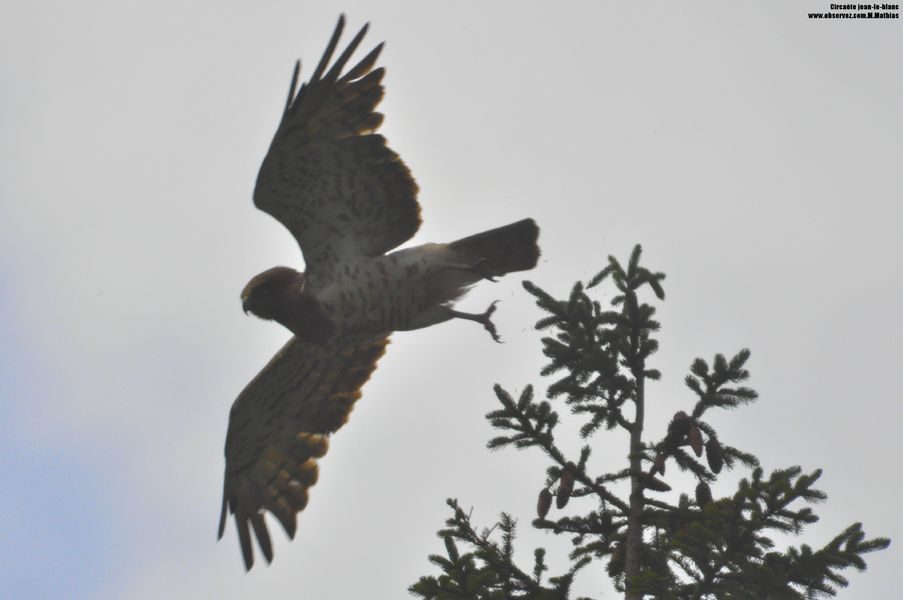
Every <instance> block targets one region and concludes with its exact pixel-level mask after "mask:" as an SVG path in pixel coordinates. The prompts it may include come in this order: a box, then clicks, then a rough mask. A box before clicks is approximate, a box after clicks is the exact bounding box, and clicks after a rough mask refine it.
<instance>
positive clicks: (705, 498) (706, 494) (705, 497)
mask: <svg viewBox="0 0 903 600" xmlns="http://www.w3.org/2000/svg"><path fill="white" fill-rule="evenodd" d="M711 501H712V488H710V487H709V484H707V483H706V482H705V481H700V482H699V484H697V486H696V504H698V505H699V508H705V505H706V504H708V503H709V502H711Z"/></svg>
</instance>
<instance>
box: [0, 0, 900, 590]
mask: <svg viewBox="0 0 903 600" xmlns="http://www.w3.org/2000/svg"><path fill="white" fill-rule="evenodd" d="M827 4H828V3H827V2H816V1H809V0H807V1H805V2H794V3H787V2H746V3H743V4H739V3H730V4H728V5H724V4H715V3H699V2H682V3H660V2H651V3H649V2H647V3H642V5H634V4H629V5H628V4H627V3H598V2H592V3H590V2H584V3H578V2H571V3H566V4H564V5H561V4H558V5H555V6H554V7H553V5H552V4H551V3H540V2H529V3H525V2H492V3H477V2H458V3H454V4H451V3H446V4H439V3H432V2H410V1H409V2H363V1H360V0H358V1H355V2H347V3H345V4H343V5H338V4H335V3H331V2H261V3H254V4H251V3H240V2H216V3H214V2H195V3H191V4H187V3H177V2H169V1H158V2H153V3H151V2H134V3H112V2H98V1H85V2H79V3H66V2H44V3H29V4H25V3H19V4H18V5H17V6H16V7H14V8H9V9H8V10H7V11H5V17H4V22H3V25H0V29H2V31H0V33H2V35H0V81H2V85H3V90H4V91H3V94H0V131H2V136H0V199H2V203H0V307H2V308H3V314H4V319H3V322H4V324H5V325H4V327H3V329H2V334H0V395H2V399H3V403H2V406H3V407H4V410H3V411H2V415H3V419H2V421H0V456H2V458H0V469H2V471H0V472H2V474H3V477H4V480H5V482H6V483H5V484H4V485H3V486H2V487H0V565H2V566H0V585H2V586H3V591H4V592H6V591H8V590H9V591H11V596H10V597H17V598H18V597H22V598H28V597H67V598H73V597H75V598H126V597H127V598H161V597H168V598H183V597H184V598H190V597H199V596H200V597H216V598H245V597H268V596H272V597H298V598H322V599H331V598H338V599H341V598H359V597H368V598H404V597H406V592H405V589H406V587H407V586H408V585H409V584H411V583H413V582H414V581H415V580H416V578H417V577H418V576H420V575H423V574H426V573H430V572H433V569H432V567H431V565H430V564H429V563H428V562H427V555H428V554H430V553H434V552H440V551H441V549H442V546H441V542H440V541H439V540H438V538H436V537H435V530H436V529H437V528H439V527H440V526H441V524H442V523H443V520H444V519H445V518H446V516H447V514H448V513H447V509H446V507H445V505H444V500H445V498H446V497H448V496H455V497H458V498H459V499H460V500H461V502H462V504H463V505H464V506H473V507H474V517H475V519H476V520H477V521H478V522H480V523H482V524H487V525H488V524H490V523H491V522H492V521H493V520H494V519H495V518H496V516H497V514H498V513H499V512H500V511H502V510H506V511H509V512H511V513H513V514H514V515H515V516H516V517H519V518H520V522H521V531H522V534H523V535H522V538H521V543H520V554H521V556H522V558H523V560H524V561H525V562H529V561H530V559H531V556H532V549H533V547H535V546H536V545H544V546H546V547H547V548H548V550H549V553H550V562H551V563H552V564H553V565H554V566H556V567H560V566H562V565H564V564H565V562H564V557H565V556H566V553H567V552H568V550H569V546H570V544H569V543H568V542H567V541H565V540H556V539H555V538H554V537H553V536H549V535H545V534H543V533H540V532H534V531H531V530H530V527H529V522H530V520H531V519H532V517H533V511H534V506H535V497H536V493H537V491H538V489H539V486H540V485H541V483H542V481H543V478H544V468H545V466H546V462H545V461H544V460H543V459H542V458H541V457H540V456H538V455H536V454H529V453H520V454H517V455H515V454H512V453H508V452H501V453H495V454H489V453H488V452H487V451H486V450H485V449H484V444H485V442H486V440H488V439H489V438H490V437H491V436H492V431H491V430H490V428H489V427H488V425H487V424H486V423H485V421H484V419H483V417H482V415H483V414H484V413H485V412H487V411H489V410H492V409H493V408H494V407H495V404H494V403H495V400H494V397H493V395H492V391H491V386H492V384H493V383H495V382H498V383H501V384H502V385H504V386H505V387H506V388H508V389H517V390H520V389H522V387H523V386H524V385H525V384H527V383H534V384H536V385H538V386H539V387H540V388H541V387H542V386H543V383H544V382H543V381H542V380H541V379H540V378H539V377H538V376H537V375H536V373H537V371H538V367H539V366H540V365H542V364H543V363H544V361H543V357H542V356H541V354H540V346H539V338H540V335H539V334H538V333H536V332H534V331H532V329H531V326H532V323H533V322H534V321H535V320H536V319H537V318H538V317H539V314H538V313H537V312H536V310H535V308H534V307H533V305H532V303H531V302H530V299H529V298H528V297H527V295H526V294H525V293H524V292H523V291H522V290H521V288H520V281H521V280H522V279H523V277H517V276H511V277H507V278H505V279H504V280H503V281H502V282H501V283H498V284H489V283H485V284H481V285H480V286H478V288H477V289H475V290H474V291H473V292H472V293H471V294H470V295H469V296H468V297H467V298H466V299H465V300H464V302H463V303H462V304H461V306H462V307H463V308H464V309H465V310H467V309H482V308H484V306H485V305H486V304H487V303H488V302H489V301H491V300H494V299H497V298H498V299H501V300H502V303H501V304H500V306H499V312H498V313H497V315H498V317H497V323H498V326H499V329H500V332H501V334H502V336H503V337H504V338H505V340H506V341H507V343H506V344H504V345H496V344H493V343H492V342H491V341H490V340H489V337H488V336H487V335H486V333H485V332H484V331H483V330H482V329H481V328H479V327H477V326H474V325H473V324H470V323H461V322H454V323H449V324H445V325H441V326H438V327H435V328H432V329H430V330H427V331H419V332H412V333H404V334H398V335H396V336H395V337H394V342H393V344H392V345H391V346H390V347H389V351H388V353H387V355H386V357H385V358H384V359H383V360H382V361H381V362H380V365H379V369H378V370H377V372H376V374H375V376H374V377H373V379H372V380H371V381H370V382H369V383H368V384H367V386H366V387H365V388H364V397H363V399H362V400H361V401H360V402H359V403H358V405H357V408H356V409H355V411H354V414H353V417H352V419H351V422H350V424H349V425H348V426H346V427H345V428H344V429H343V430H342V431H340V432H339V433H337V434H336V435H335V436H334V440H333V444H332V447H331V449H330V453H329V454H328V455H327V456H326V457H325V459H324V460H323V461H322V464H321V467H322V468H321V480H320V483H318V484H317V486H316V488H314V490H313V492H312V499H311V503H310V505H309V507H308V508H307V509H306V510H305V511H304V512H303V513H302V514H301V515H300V518H299V531H298V536H297V538H296V540H295V541H294V542H291V543H288V542H287V541H286V540H285V539H284V536H282V534H281V533H277V534H275V536H274V538H275V540H276V542H275V545H276V550H275V553H276V559H275V561H274V563H273V564H272V565H271V566H269V567H266V566H258V567H255V569H254V570H253V571H252V572H251V573H250V574H245V573H244V570H243V568H242V565H241V558H240V553H239V549H238V543H237V540H236V537H235V534H234V530H233V528H232V525H231V524H230V527H229V530H228V531H229V532H228V534H227V535H226V537H225V539H224V540H222V541H221V542H220V543H218V544H217V543H215V541H214V540H215V534H216V531H215V529H216V520H217V517H218V511H219V502H220V494H221V490H222V488H221V485H222V484H221V478H222V469H223V459H222V444H223V439H224V435H225V427H226V420H227V417H228V410H229V406H230V404H231V402H232V400H233V399H234V397H235V395H236V394H237V393H238V391H240V390H241V388H242V387H243V385H244V384H245V383H246V382H247V381H248V380H249V379H250V378H251V377H252V376H253V375H254V374H255V373H256V372H257V370H258V369H259V368H260V367H261V366H262V365H263V364H264V363H265V362H266V361H267V360H269V358H270V356H271V355H272V354H273V352H275V350H276V349H277V348H278V347H279V346H280V345H281V344H282V343H283V341H284V340H285V339H286V338H287V334H286V333H285V332H284V331H282V330H280V329H279V327H278V326H276V325H273V324H267V323H263V322H260V321H258V320H255V319H252V318H248V317H245V316H244V315H243V314H242V313H241V310H240V302H239V291H240V290H241V288H242V286H243V285H244V283H245V282H246V281H247V279H249V278H250V277H251V276H252V275H254V274H255V273H257V272H259V271H261V270H263V269H265V268H267V267H270V266H272V265H275V264H287V265H292V266H296V267H299V268H300V266H301V259H300V254H299V253H298V251H297V248H296V246H295V243H294V240H293V239H292V238H291V236H290V235H289V234H288V233H287V232H286V231H284V230H283V229H282V227H281V226H280V225H279V224H278V223H276V222H275V221H273V220H272V219H271V218H270V217H268V216H266V215H264V214H263V213H260V212H258V211H256V210H255V209H254V208H253V205H252V204H251V191H252V188H253V184H254V179H255V177H256V173H257V169H258V167H259V164H260V161H261V159H262V157H263V155H264V153H265V151H266V148H267V145H268V144H269V140H270V138H271V135H272V133H273V131H274V129H275V127H276V124H277V120H278V117H279V114H280V111H281V108H282V104H283V102H284V98H285V93H286V90H287V86H288V83H289V79H290V75H291V68H292V64H293V61H294V60H295V58H297V57H301V59H302V65H303V68H302V78H306V76H307V75H309V74H310V72H311V70H312V68H313V66H314V65H315V64H316V61H317V60H318V59H319V57H320V55H321V53H322V51H323V48H324V46H325V44H326V41H327V40H328V37H329V35H330V33H331V31H332V28H333V26H334V24H335V20H336V18H337V17H338V14H339V13H340V12H344V13H345V14H346V15H347V17H348V20H349V30H356V29H357V28H358V27H360V26H361V25H362V24H363V23H364V22H366V21H370V22H371V30H370V33H369V34H368V37H367V38H366V41H365V43H364V45H365V46H367V47H368V48H369V47H372V46H373V45H375V44H376V43H378V42H380V41H383V40H385V41H386V42H387V46H386V49H385V51H384V52H383V55H382V58H381V59H380V62H381V64H382V65H384V66H386V67H387V70H388V74H387V76H386V79H385V84H386V87H387V96H386V99H385V101H384V102H383V104H382V111H383V112H384V113H385V114H386V122H385V125H384V127H383V129H382V131H383V133H384V134H385V135H386V136H387V137H388V139H389V141H390V144H391V146H392V147H393V148H394V149H395V150H396V151H398V152H399V153H400V154H401V155H402V157H403V158H404V159H405V161H406V162H407V164H408V165H409V166H410V167H411V169H412V171H413V172H414V175H415V177H416V178H417V180H418V183H419V184H420V187H421V194H420V202H421V204H422V206H423V215H424V225H423V227H422V228H421V230H420V232H419V233H418V235H417V236H416V238H415V240H414V242H416V243H421V242H425V241H446V240H450V239H454V238H457V237H461V236H463V235H466V234H468V233H472V232H474V231H477V230H480V229H485V228H488V227H491V226H496V225H501V224H504V223H507V222H510V221H514V220H517V219H520V218H522V217H526V216H531V217H533V218H535V219H536V221H537V222H538V223H539V225H540V227H541V229H542V231H541V236H540V244H541V247H542V250H543V258H542V260H541V263H540V266H539V267H538V268H537V269H536V270H535V271H533V272H531V273H529V274H528V275H527V278H529V279H531V280H533V281H535V282H536V283H538V284H539V285H541V286H542V287H544V288H546V289H547V290H549V291H551V292H554V293H558V294H564V293H566V292H567V290H568V289H569V288H570V286H571V284H572V283H573V281H574V280H576V279H578V278H580V279H583V280H586V279H588V278H589V277H590V276H592V275H593V274H594V273H595V272H596V271H597V270H598V269H599V268H600V267H601V266H602V265H603V261H604V259H605V257H606V256H607V255H608V254H612V253H613V254H616V255H618V256H620V257H626V256H627V254H628V253H629V251H630V249H631V247H632V245H633V244H634V243H637V242H641V243H643V245H644V248H645V260H646V262H647V264H648V265H649V266H650V267H652V268H655V269H657V270H663V271H665V272H666V273H667V274H668V279H667V281H666V291H667V293H668V297H667V300H666V302H665V303H664V305H663V306H662V307H661V309H660V317H661V321H662V323H663V330H662V332H661V335H660V341H661V345H662V349H661V351H660V353H659V354H658V355H657V356H656V359H655V366H656V367H658V368H659V369H660V370H662V371H663V373H664V380H663V381H662V382H661V383H658V384H656V385H654V386H653V387H652V389H651V391H650V393H651V394H652V400H651V402H652V404H651V406H650V408H649V409H648V411H649V412H651V416H650V417H649V427H650V428H652V430H653V431H655V430H656V429H655V428H658V430H659V431H661V430H662V428H663V427H664V426H665V424H666V422H667V419H668V418H669V416H670V415H671V414H673V412H674V411H675V410H677V409H678V408H680V407H686V406H688V405H689V404H690V403H691V402H692V398H691V396H690V393H689V392H688V391H686V390H685V388H684V387H683V384H682V380H683V376H684V374H685V373H686V370H687V367H688V365H689V364H690V362H691V361H692V360H693V359H694V358H695V357H697V356H703V357H706V358H711V356H712V355H713V354H714V353H715V352H723V353H728V354H732V353H734V352H736V351H737V350H739V349H740V348H742V347H749V348H751V349H752V359H751V360H750V363H749V367H750V369H751V371H752V380H751V385H752V387H754V388H755V389H757V390H758V391H759V392H760V397H761V399H760V401H759V402H758V403H757V404H756V405H754V406H752V407H749V408H745V409H741V410H740V411H737V412H733V413H730V414H724V415H720V416H718V417H717V418H716V419H713V422H715V424H716V426H718V427H720V431H721V434H722V437H723V438H724V439H725V440H726V441H727V442H728V443H731V444H734V445H736V446H739V447H742V448H746V449H749V450H751V451H753V452H755V453H757V454H758V455H759V457H760V458H761V459H762V461H763V464H764V466H765V467H766V468H767V469H772V468H778V467H785V466H789V465H793V464H800V465H802V466H803V467H804V468H805V469H807V470H812V469H815V468H817V467H822V468H824V469H825V474H824V476H823V478H822V480H821V482H820V487H821V489H823V490H825V491H826V492H827V493H828V495H829V501H828V502H827V503H826V504H824V505H822V506H820V507H817V511H818V513H819V514H820V515H821V516H822V522H820V523H819V524H817V526H814V527H811V528H810V529H809V530H808V534H807V535H805V536H804V537H803V538H801V540H800V541H804V542H807V543H811V544H813V545H817V544H820V543H823V542H824V541H826V540H827V539H828V538H829V537H830V536H831V535H833V534H835V533H837V532H839V531H840V530H841V529H843V528H844V527H846V526H847V525H848V524H850V523H852V522H854V521H857V520H862V521H864V523H865V528H866V531H867V533H868V534H869V535H872V536H874V535H887V536H890V537H892V538H894V540H895V541H898V540H899V539H900V537H901V534H903V527H901V523H900V520H899V510H898V508H897V503H896V502H895V498H896V496H897V495H898V494H899V492H900V485H899V483H897V481H896V475H895V474H896V470H897V469H896V468H895V467H896V464H897V463H898V459H897V458H898V456H899V455H900V453H901V451H903V441H901V440H900V436H899V430H900V426H901V420H903V419H901V416H903V415H901V408H900V397H901V392H900V388H899V383H898V381H899V378H898V371H899V369H900V368H901V366H903V360H901V359H903V348H901V341H900V340H901V333H903V317H901V315H900V312H899V299H900V297H901V292H903V278H901V267H903V264H901V263H903V260H901V257H903V241H901V236H900V232H899V228H900V223H901V210H900V208H899V201H900V196H901V190H903V185H901V183H900V176H899V170H900V166H901V159H903V118H901V115H900V108H899V107H900V106H901V105H903V102H901V100H903V69H901V67H903V64H901V63H903V35H901V27H903V25H901V23H900V20H894V21H886V22H874V21H867V22H860V21H857V22H853V21H833V22H814V21H811V20H809V19H807V18H806V13H807V11H809V10H819V9H824V8H825V7H826V6H827ZM574 430H576V425H575V427H574ZM597 439H598V441H597V442H594V444H595V447H596V452H595V454H594V460H595V461H596V464H595V468H598V469H600V470H601V469H602V468H603V467H604V466H605V465H608V466H609V468H620V466H621V462H619V461H621V460H622V457H623V456H624V455H625V454H626V447H625V445H624V440H623V439H621V438H618V437H616V436H603V437H601V438H597ZM572 447H573V448H577V447H579V441H578V440H576V436H575V438H574V441H573V444H572ZM606 460H609V461H613V462H607V463H606V462H605V461H606ZM732 489H733V487H732V485H731V480H730V479H726V480H725V482H724V483H723V484H719V485H716V486H714V492H715V494H716V495H718V494H727V493H729V492H730V491H732ZM900 560H901V557H900V554H899V551H898V550H897V546H896V545H894V546H891V548H890V549H889V550H887V551H885V552H883V553H879V554H876V555H873V556H871V557H870V558H869V571H868V572H867V573H866V574H865V575H863V576H859V575H856V574H852V575H851V578H852V581H853V585H852V587H851V588H850V589H849V590H848V591H846V592H842V593H841V595H840V597H841V598H887V597H892V596H893V595H894V594H895V593H896V592H897V589H898V585H897V584H898V581H899V575H898V572H897V565H899V563H900ZM600 589H601V590H605V591H607V590H609V588H608V584H607V579H606V578H605V577H604V576H603V573H602V571H601V566H600V567H594V570H589V571H587V572H586V573H585V574H584V576H583V579H582V581H581V583H580V587H579V591H580V592H581V593H585V594H595V595H596V596H598V592H599V590H600ZM4 595H6V594H4ZM605 597H611V596H610V595H609V594H608V593H606V596H605Z"/></svg>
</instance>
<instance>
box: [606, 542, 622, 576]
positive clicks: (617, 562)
mask: <svg viewBox="0 0 903 600" xmlns="http://www.w3.org/2000/svg"><path fill="white" fill-rule="evenodd" d="M606 570H607V571H608V574H609V575H610V576H611V577H617V576H618V575H620V574H621V572H622V571H623V570H624V549H623V548H622V547H621V545H620V544H618V545H617V546H615V549H614V550H613V551H612V553H611V560H609V561H608V567H606Z"/></svg>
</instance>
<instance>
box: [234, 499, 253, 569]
mask: <svg viewBox="0 0 903 600" xmlns="http://www.w3.org/2000/svg"><path fill="white" fill-rule="evenodd" d="M235 526H236V527H237V528H238V541H239V543H240V544H241V556H242V558H244V560H245V570H247V571H250V570H251V567H253V566H254V550H253V549H252V548H251V532H250V531H249V530H248V516H247V515H246V514H245V513H244V511H240V510H237V511H235Z"/></svg>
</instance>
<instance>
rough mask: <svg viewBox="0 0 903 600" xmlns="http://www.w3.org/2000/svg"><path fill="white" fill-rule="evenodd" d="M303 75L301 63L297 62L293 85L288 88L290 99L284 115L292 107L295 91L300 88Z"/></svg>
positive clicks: (286, 102) (293, 74)
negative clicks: (300, 78)
mask: <svg viewBox="0 0 903 600" xmlns="http://www.w3.org/2000/svg"><path fill="white" fill-rule="evenodd" d="M300 74H301V61H300V60H296V61H295V71H294V72H293V73H292V84H291V85H290V86H289V88H288V99H287V100H286V101H285V110H284V111H283V114H285V113H287V112H288V109H289V108H291V106H292V101H293V100H294V99H295V89H296V88H297V87H298V76H299V75H300Z"/></svg>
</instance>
